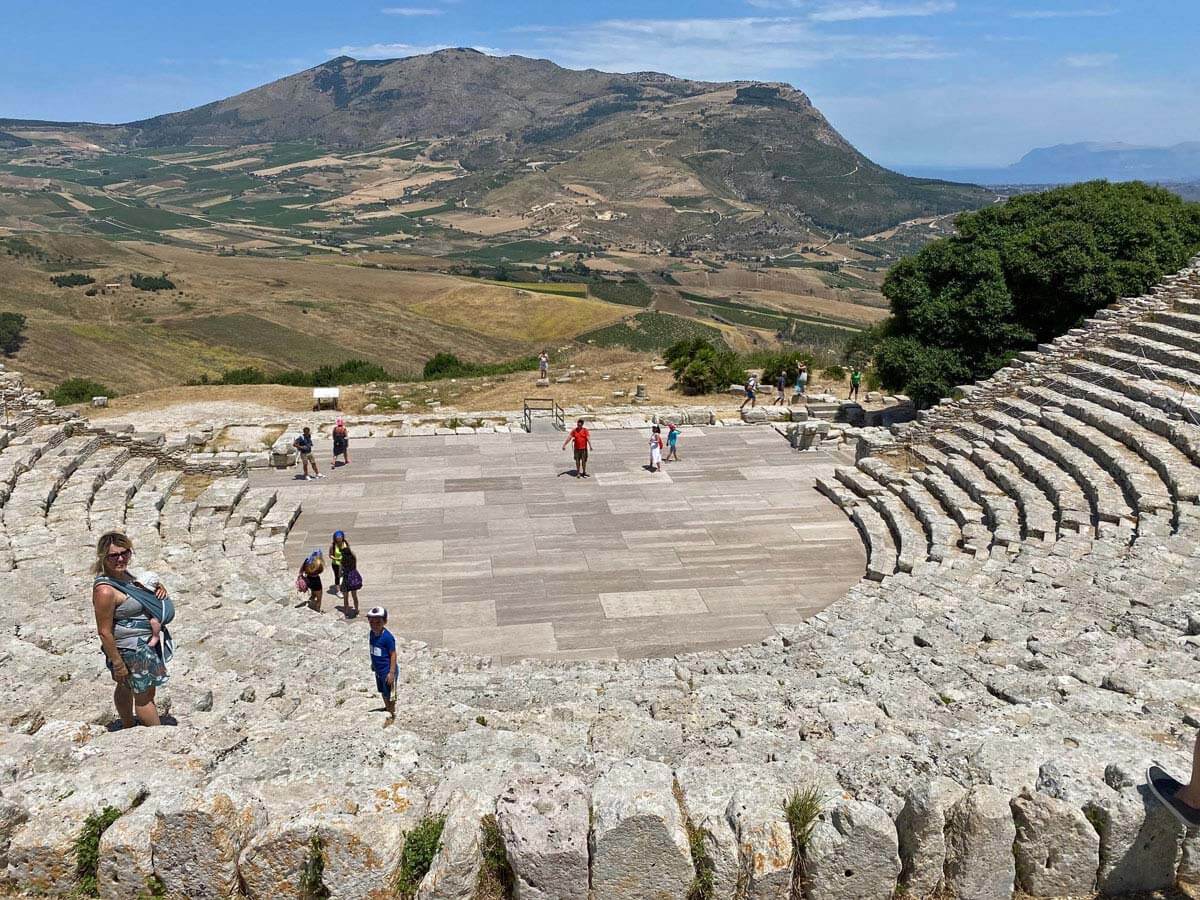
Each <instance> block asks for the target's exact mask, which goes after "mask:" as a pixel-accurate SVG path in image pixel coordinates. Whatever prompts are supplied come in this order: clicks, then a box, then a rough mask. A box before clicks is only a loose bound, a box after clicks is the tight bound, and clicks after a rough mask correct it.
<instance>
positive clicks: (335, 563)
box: [329, 531, 350, 597]
mask: <svg viewBox="0 0 1200 900" xmlns="http://www.w3.org/2000/svg"><path fill="white" fill-rule="evenodd" d="M349 549H350V543H349V541H347V540H346V532H344V531H335V532H334V533H333V537H332V538H331V539H330V541H329V566H330V568H332V569H333V584H331V585H330V586H329V593H331V594H333V595H334V596H335V597H336V596H337V593H338V590H339V588H340V587H341V584H342V555H343V554H344V553H345V552H346V551H347V550H349Z"/></svg>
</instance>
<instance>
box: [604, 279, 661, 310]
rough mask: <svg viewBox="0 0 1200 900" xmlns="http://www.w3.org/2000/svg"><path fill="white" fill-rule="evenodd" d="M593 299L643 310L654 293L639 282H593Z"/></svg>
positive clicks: (647, 286)
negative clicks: (638, 307)
mask: <svg viewBox="0 0 1200 900" xmlns="http://www.w3.org/2000/svg"><path fill="white" fill-rule="evenodd" d="M591 293H592V296H593V297H599V298H600V299H601V300H607V301H608V302H609V303H620V304H621V305H622V306H640V307H641V308H642V309H645V308H646V307H647V306H649V305H650V303H651V301H652V300H653V299H654V291H653V290H651V288H650V286H649V285H647V284H646V283H644V282H641V281H593V282H592V283H591Z"/></svg>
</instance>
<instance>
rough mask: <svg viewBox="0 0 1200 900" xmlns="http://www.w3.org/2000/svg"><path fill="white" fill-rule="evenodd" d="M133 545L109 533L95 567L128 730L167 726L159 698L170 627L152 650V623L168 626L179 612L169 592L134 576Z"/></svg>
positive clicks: (106, 646)
mask: <svg viewBox="0 0 1200 900" xmlns="http://www.w3.org/2000/svg"><path fill="white" fill-rule="evenodd" d="M131 559H133V542H132V541H130V540H129V538H128V537H126V536H125V535H124V534H122V533H121V532H119V531H109V532H107V533H105V534H103V535H101V536H100V540H99V541H97V543H96V563H95V566H94V568H93V572H94V573H95V576H96V578H95V581H94V582H93V583H92V610H93V612H94V613H95V616H96V634H97V635H98V636H99V638H100V647H101V649H102V650H103V651H104V662H105V665H107V666H108V670H109V672H111V673H112V680H113V683H114V684H115V685H116V687H115V688H114V689H113V705H114V706H115V707H116V709H117V715H118V716H120V717H121V727H122V728H132V727H133V726H134V725H136V724H137V723H138V722H141V724H143V725H161V724H162V721H161V720H160V719H159V717H158V707H157V706H156V705H155V702H154V694H155V691H156V690H157V689H158V687H159V686H160V685H163V684H166V682H167V677H168V676H167V663H168V662H169V661H170V659H171V653H172V648H173V645H172V642H171V637H170V634H169V633H168V632H167V631H166V629H165V627H164V628H163V629H162V633H161V636H160V637H161V639H160V640H159V641H157V642H156V645H155V646H151V645H150V640H151V638H152V637H153V630H152V628H151V625H150V620H151V619H152V618H153V619H157V620H158V621H160V622H161V623H163V625H164V626H165V625H166V624H168V623H169V622H170V621H171V619H172V617H173V615H174V609H173V607H172V606H171V605H170V602H171V601H170V600H169V599H168V597H167V590H166V588H165V587H163V585H162V584H158V585H157V586H156V587H155V589H154V590H150V589H149V588H146V587H144V586H143V585H142V584H141V583H140V582H138V581H137V580H136V579H135V578H134V577H133V574H132V573H131V572H130V571H129V562H130V560H131Z"/></svg>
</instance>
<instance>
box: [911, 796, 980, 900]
mask: <svg viewBox="0 0 1200 900" xmlns="http://www.w3.org/2000/svg"><path fill="white" fill-rule="evenodd" d="M965 793H966V790H965V789H964V788H963V787H962V786H961V785H959V784H958V783H957V782H954V781H951V780H950V779H949V778H942V777H935V778H932V779H930V780H929V781H926V782H924V783H922V784H919V785H917V786H916V787H915V788H913V789H912V790H910V791H909V792H908V795H907V796H906V797H905V799H904V807H903V808H902V809H901V810H900V814H899V816H897V818H896V831H897V836H898V838H899V851H900V860H901V862H902V864H903V868H902V870H901V873H900V883H901V884H902V885H904V887H905V889H906V890H907V891H908V893H909V894H911V895H912V896H914V897H926V896H929V895H930V894H932V893H934V892H935V891H936V890H937V887H938V885H939V884H941V882H942V870H943V868H944V867H945V864H946V837H945V830H946V813H947V812H948V811H949V810H950V808H951V807H952V806H953V805H954V804H955V803H957V802H958V801H959V800H960V799H961V798H962V796H963V794H965Z"/></svg>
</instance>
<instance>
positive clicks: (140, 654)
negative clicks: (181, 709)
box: [104, 640, 170, 694]
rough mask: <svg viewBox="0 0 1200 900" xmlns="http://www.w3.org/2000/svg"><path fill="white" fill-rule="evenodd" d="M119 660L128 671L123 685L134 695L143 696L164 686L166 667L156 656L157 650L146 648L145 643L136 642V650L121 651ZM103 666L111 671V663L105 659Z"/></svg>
mask: <svg viewBox="0 0 1200 900" xmlns="http://www.w3.org/2000/svg"><path fill="white" fill-rule="evenodd" d="M121 659H122V660H124V662H125V668H127V669H128V670H129V678H127V679H126V680H125V684H126V685H128V686H129V689H130V690H131V691H133V692H134V693H135V694H144V693H146V691H148V690H150V688H152V687H158V686H159V685H162V684H166V683H167V678H169V677H170V676H169V675H167V666H166V664H165V663H164V662H163V661H162V657H161V656H159V655H158V650H157V649H156V648H154V647H151V646H148V645H147V644H146V642H145V641H141V640H139V641H138V645H137V649H136V650H121ZM104 662H105V665H107V666H108V670H109V671H110V672H111V671H112V663H111V662H109V661H108V658H107V657H105V661H104Z"/></svg>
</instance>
